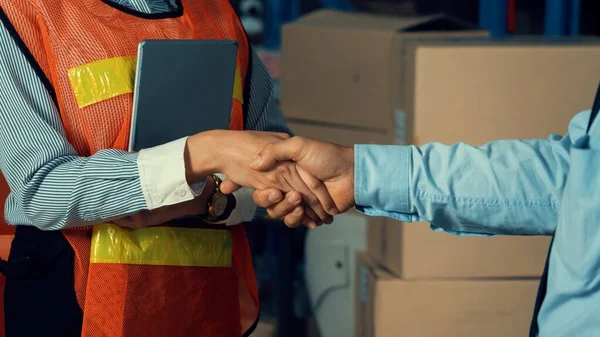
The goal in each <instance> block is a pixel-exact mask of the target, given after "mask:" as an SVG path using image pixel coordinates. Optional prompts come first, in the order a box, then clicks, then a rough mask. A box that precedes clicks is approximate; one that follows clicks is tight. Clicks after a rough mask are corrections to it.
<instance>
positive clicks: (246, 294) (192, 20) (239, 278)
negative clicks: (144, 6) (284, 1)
mask: <svg viewBox="0 0 600 337" xmlns="http://www.w3.org/2000/svg"><path fill="white" fill-rule="evenodd" d="M179 6H180V8H183V10H182V11H180V12H178V13H172V14H163V15H134V14H133V13H132V12H131V11H123V10H122V9H121V8H119V6H118V5H109V4H108V3H107V2H103V1H101V0H43V1H36V0H2V2H1V3H0V7H1V8H2V9H3V11H4V12H5V14H6V16H7V17H8V20H9V21H10V23H11V24H12V25H13V26H14V28H15V30H16V32H17V34H18V35H19V37H20V39H21V40H22V41H23V43H24V45H25V47H26V48H27V49H28V51H29V52H30V53H31V56H32V58H33V60H34V61H35V63H37V66H39V68H40V69H41V75H42V80H44V81H45V82H46V83H47V85H48V86H49V87H51V88H49V89H50V93H51V94H53V95H54V96H55V99H56V103H57V105H58V108H59V111H60V115H61V119H62V123H63V126H64V128H65V130H66V134H67V138H68V140H69V142H70V143H71V144H72V145H73V146H74V147H75V149H76V150H77V152H78V154H79V155H80V156H90V155H92V154H94V153H96V152H98V151H100V150H103V149H118V150H126V149H127V147H128V141H129V129H130V123H131V111H132V101H133V95H132V90H133V72H134V71H135V67H134V65H135V57H136V55H137V47H138V44H139V43H140V42H141V41H142V40H146V39H203V40H209V39H211V40H235V41H237V43H238V46H239V51H238V57H237V70H236V84H235V86H234V87H235V88H234V94H233V98H232V110H231V118H230V128H231V129H234V130H241V129H243V125H244V123H243V111H242V106H243V98H242V94H241V93H242V92H243V85H244V82H245V78H246V74H247V71H248V65H249V60H250V57H249V46H248V42H247V39H246V34H245V32H244V29H243V27H242V25H241V23H240V21H239V19H238V17H237V15H236V13H235V12H234V10H233V8H232V6H231V4H230V2H229V1H226V0H202V1H195V0H181V3H179ZM190 113H193V112H190ZM5 197H6V195H5V194H4V195H2V196H0V198H1V199H2V201H3V200H4V199H5ZM63 234H64V235H65V236H66V238H67V239H68V241H69V242H70V244H71V246H72V248H73V250H74V252H75V262H74V269H75V291H76V295H77V300H78V303H79V305H80V306H81V308H82V309H83V316H84V318H83V332H82V336H85V337H100V336H102V337H131V336H149V337H152V336H174V337H175V336H232V337H239V336H241V335H242V334H244V333H247V331H248V330H249V329H251V328H252V327H253V326H254V324H255V323H256V320H257V319H258V292H257V287H256V279H255V275H254V270H253V267H252V262H251V256H250V250H249V247H248V242H247V238H246V233H245V228H244V226H243V225H240V226H233V227H227V228H225V227H218V228H216V229H215V228H212V229H207V228H176V227H172V226H164V227H153V228H145V229H140V230H128V229H123V228H120V227H117V226H115V225H112V224H102V225H96V226H94V227H93V228H91V227H90V228H76V229H69V230H63ZM32 324H35V323H32Z"/></svg>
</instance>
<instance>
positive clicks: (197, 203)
mask: <svg viewBox="0 0 600 337" xmlns="http://www.w3.org/2000/svg"><path fill="white" fill-rule="evenodd" d="M214 189H215V186H214V181H213V180H212V179H208V180H207V181H206V185H205V186H204V189H203V190H202V194H200V195H199V196H198V197H196V198H194V199H192V200H190V201H187V202H183V203H179V204H175V205H170V206H165V207H161V208H158V209H155V210H152V211H142V212H139V213H136V214H134V215H131V216H128V217H124V218H120V219H116V220H112V222H114V223H115V224H117V225H119V226H121V227H128V228H144V227H151V226H160V225H163V224H165V223H168V222H169V221H171V220H174V219H179V218H183V217H186V216H191V215H200V214H206V212H207V209H206V207H207V204H208V199H209V198H210V195H211V193H212V191H214Z"/></svg>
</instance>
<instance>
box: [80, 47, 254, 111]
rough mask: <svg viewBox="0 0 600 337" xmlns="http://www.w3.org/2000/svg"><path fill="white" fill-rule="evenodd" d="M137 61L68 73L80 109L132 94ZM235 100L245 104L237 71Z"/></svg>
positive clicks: (122, 60) (112, 61) (91, 66)
mask: <svg viewBox="0 0 600 337" xmlns="http://www.w3.org/2000/svg"><path fill="white" fill-rule="evenodd" d="M136 67H137V57H136V56H130V57H115V58H110V59H105V60H100V61H95V62H91V63H88V64H84V65H82V66H79V67H75V68H71V69H69V82H70V83H71V88H72V89H73V94H74V95H75V99H76V100H77V105H78V106H79V107H80V108H83V107H86V106H88V105H92V104H95V103H98V102H101V101H103V100H106V99H109V98H113V97H116V96H119V95H123V94H129V93H132V92H133V89H134V85H135V84H134V83H135V71H136ZM233 98H234V99H236V100H238V101H240V103H244V91H243V89H242V73H241V71H240V68H239V67H236V69H235V78H234V82H233Z"/></svg>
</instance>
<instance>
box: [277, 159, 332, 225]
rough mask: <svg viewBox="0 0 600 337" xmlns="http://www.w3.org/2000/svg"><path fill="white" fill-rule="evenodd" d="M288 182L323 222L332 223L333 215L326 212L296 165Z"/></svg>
mask: <svg viewBox="0 0 600 337" xmlns="http://www.w3.org/2000/svg"><path fill="white" fill-rule="evenodd" d="M287 181H288V183H289V184H290V186H291V189H292V190H295V191H298V192H300V194H301V195H302V199H303V200H304V202H305V204H306V205H307V206H308V207H310V208H311V209H312V210H313V211H314V212H315V213H316V215H317V216H318V219H320V221H321V222H328V221H331V215H330V214H329V213H327V211H325V209H324V208H323V206H322V205H321V202H320V200H319V198H318V197H317V196H316V195H315V194H314V193H313V191H312V190H311V189H310V188H308V186H306V183H305V182H304V180H302V178H301V177H300V174H299V173H298V171H297V170H296V168H295V165H294V170H293V171H291V176H290V177H289V178H288V179H287Z"/></svg>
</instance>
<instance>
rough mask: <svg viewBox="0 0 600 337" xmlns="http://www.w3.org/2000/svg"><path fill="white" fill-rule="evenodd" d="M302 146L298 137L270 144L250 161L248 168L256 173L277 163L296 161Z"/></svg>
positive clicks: (301, 141)
mask: <svg viewBox="0 0 600 337" xmlns="http://www.w3.org/2000/svg"><path fill="white" fill-rule="evenodd" d="M302 146H303V140H302V138H299V137H293V138H290V139H287V140H282V141H280V142H275V143H270V144H268V145H267V146H265V148H264V149H262V150H261V151H260V152H259V153H258V154H257V156H256V157H255V158H254V159H253V160H252V163H251V164H250V167H251V168H253V169H255V170H258V171H265V170H268V169H269V168H271V167H272V166H273V165H275V164H276V163H277V162H278V161H286V160H293V161H298V159H299V158H300V155H301V152H302Z"/></svg>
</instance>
